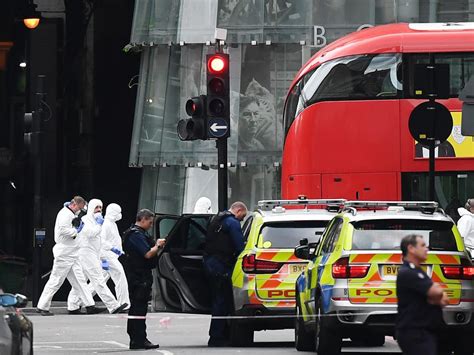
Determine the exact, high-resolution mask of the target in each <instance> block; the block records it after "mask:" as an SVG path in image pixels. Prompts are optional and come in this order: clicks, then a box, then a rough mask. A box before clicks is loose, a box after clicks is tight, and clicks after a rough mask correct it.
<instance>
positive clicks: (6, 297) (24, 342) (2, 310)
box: [0, 289, 33, 355]
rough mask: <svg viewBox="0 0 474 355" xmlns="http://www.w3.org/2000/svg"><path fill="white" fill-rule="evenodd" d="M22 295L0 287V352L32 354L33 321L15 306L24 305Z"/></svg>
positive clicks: (15, 354) (24, 298)
mask: <svg viewBox="0 0 474 355" xmlns="http://www.w3.org/2000/svg"><path fill="white" fill-rule="evenodd" d="M27 302H28V299H27V298H26V297H25V296H23V295H19V294H17V295H12V294H10V293H3V292H2V291H1V289H0V354H2V355H3V354H5V355H7V354H11V355H17V354H21V355H23V354H28V355H31V354H33V323H31V321H30V320H29V319H28V318H27V317H26V316H25V315H24V314H23V313H22V312H20V311H19V310H18V309H17V308H21V307H25V306H26V304H27Z"/></svg>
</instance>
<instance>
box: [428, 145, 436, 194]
mask: <svg viewBox="0 0 474 355" xmlns="http://www.w3.org/2000/svg"><path fill="white" fill-rule="evenodd" d="M429 185H430V193H429V196H430V200H431V201H434V200H435V187H434V185H435V140H434V139H431V140H430V146H429Z"/></svg>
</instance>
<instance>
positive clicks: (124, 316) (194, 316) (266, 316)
mask: <svg viewBox="0 0 474 355" xmlns="http://www.w3.org/2000/svg"><path fill="white" fill-rule="evenodd" d="M370 314H373V313H366V312H363V313H362V312H350V311H345V312H344V313H337V314H319V315H307V316H306V318H318V317H319V318H328V317H338V316H339V317H347V316H364V315H370ZM396 314H397V312H386V313H384V315H396ZM209 316H210V315H198V316H196V315H190V316H177V317H169V316H166V317H162V316H154V315H148V316H145V317H144V316H130V315H128V316H126V315H123V316H117V317H118V318H123V319H160V320H163V319H166V320H171V319H172V318H173V319H200V318H205V317H209ZM211 318H212V319H279V318H295V319H296V318H303V316H302V315H297V314H284V315H258V316H211Z"/></svg>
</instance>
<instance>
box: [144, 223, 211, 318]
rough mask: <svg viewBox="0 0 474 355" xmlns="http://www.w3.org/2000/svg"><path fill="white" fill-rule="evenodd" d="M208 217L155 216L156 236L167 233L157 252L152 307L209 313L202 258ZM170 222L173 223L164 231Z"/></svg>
mask: <svg viewBox="0 0 474 355" xmlns="http://www.w3.org/2000/svg"><path fill="white" fill-rule="evenodd" d="M211 216H212V215H209V214H203V215H198V214H185V215H182V216H180V217H177V216H170V215H167V216H160V217H158V219H157V222H156V233H157V235H156V238H159V237H162V238H163V237H164V236H165V235H166V244H165V247H164V248H163V251H162V252H161V253H160V254H159V255H158V268H157V272H156V280H155V281H156V282H154V285H153V302H152V304H153V308H154V309H155V310H166V311H176V312H187V313H209V311H210V298H211V297H210V293H209V287H208V284H207V280H206V277H205V274H204V268H203V262H202V259H203V254H204V242H205V239H206V230H207V224H208V222H209V220H210V218H211ZM176 218H177V219H176ZM173 221H175V224H174V225H173V226H172V228H171V229H169V230H168V231H166V229H167V228H169V226H170V225H171V224H172V222H173Z"/></svg>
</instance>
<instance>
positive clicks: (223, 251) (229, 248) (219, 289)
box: [204, 201, 247, 346]
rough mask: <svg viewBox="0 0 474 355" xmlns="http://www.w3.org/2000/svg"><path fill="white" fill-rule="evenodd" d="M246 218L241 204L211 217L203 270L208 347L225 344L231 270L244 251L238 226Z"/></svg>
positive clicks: (245, 212) (243, 205) (236, 204)
mask: <svg viewBox="0 0 474 355" xmlns="http://www.w3.org/2000/svg"><path fill="white" fill-rule="evenodd" d="M246 215H247V206H245V204H244V203H243V202H239V201H238V202H234V203H233V204H232V206H231V207H230V209H229V210H228V211H224V212H220V213H219V214H217V215H216V216H214V217H213V218H212V219H211V221H210V223H209V226H208V229H207V236H206V247H205V249H204V251H205V255H204V270H205V272H206V275H207V277H208V280H209V284H210V288H211V296H212V310H211V314H212V316H213V318H212V319H211V325H210V328H209V342H208V346H226V345H227V344H228V326H227V320H226V319H222V318H221V319H215V318H214V317H226V316H228V315H230V314H231V313H232V304H233V302H232V282H231V276H232V270H233V268H234V264H235V261H236V260H237V257H238V255H239V254H240V253H241V252H242V250H244V236H243V234H242V229H241V227H240V222H241V221H242V220H243V219H244V218H245V216H246Z"/></svg>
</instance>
